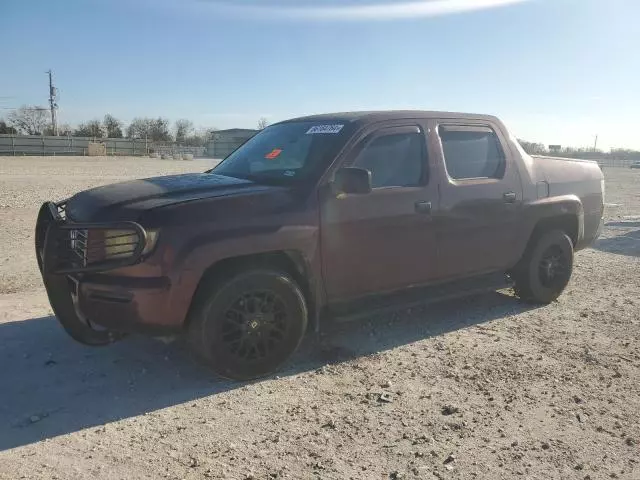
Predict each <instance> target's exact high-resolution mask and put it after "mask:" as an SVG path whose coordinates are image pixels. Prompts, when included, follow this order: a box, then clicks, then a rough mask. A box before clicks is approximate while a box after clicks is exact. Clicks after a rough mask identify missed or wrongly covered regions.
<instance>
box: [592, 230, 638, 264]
mask: <svg viewBox="0 0 640 480" xmlns="http://www.w3.org/2000/svg"><path fill="white" fill-rule="evenodd" d="M635 224H636V225H640V222H635ZM607 225H610V224H607ZM622 225H623V226H629V223H625V224H622ZM593 248H595V249H596V250H600V251H603V252H608V253H615V254H618V255H628V256H631V257H640V229H638V230H633V231H630V232H629V231H628V232H625V233H621V234H620V235H617V236H615V237H605V238H599V239H598V240H596V242H595V243H594V245H593Z"/></svg>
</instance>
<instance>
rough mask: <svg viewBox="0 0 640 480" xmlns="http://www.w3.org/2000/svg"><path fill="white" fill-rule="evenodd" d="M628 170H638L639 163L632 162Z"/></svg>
mask: <svg viewBox="0 0 640 480" xmlns="http://www.w3.org/2000/svg"><path fill="white" fill-rule="evenodd" d="M629 168H640V162H633V163H632V164H631V165H630V166H629Z"/></svg>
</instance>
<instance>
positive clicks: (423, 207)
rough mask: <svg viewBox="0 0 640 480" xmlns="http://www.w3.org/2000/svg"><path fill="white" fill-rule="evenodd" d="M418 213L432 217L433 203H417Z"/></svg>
mask: <svg viewBox="0 0 640 480" xmlns="http://www.w3.org/2000/svg"><path fill="white" fill-rule="evenodd" d="M415 206H416V213H423V214H425V215H431V202H416V204H415Z"/></svg>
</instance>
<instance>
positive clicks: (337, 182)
mask: <svg viewBox="0 0 640 480" xmlns="http://www.w3.org/2000/svg"><path fill="white" fill-rule="evenodd" d="M333 188H334V190H335V191H336V193H354V194H358V195H365V194H367V193H371V172H369V170H365V169H364V168H356V167H344V168H341V169H340V170H338V171H337V172H336V174H335V177H334V179H333Z"/></svg>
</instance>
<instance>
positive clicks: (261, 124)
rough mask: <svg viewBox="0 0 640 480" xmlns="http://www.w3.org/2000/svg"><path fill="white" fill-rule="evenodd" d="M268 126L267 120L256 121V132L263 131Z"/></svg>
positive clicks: (262, 118)
mask: <svg viewBox="0 0 640 480" xmlns="http://www.w3.org/2000/svg"><path fill="white" fill-rule="evenodd" d="M268 126H269V120H267V119H266V118H264V117H261V118H260V120H258V130H264V129H265V128H267V127H268Z"/></svg>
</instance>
